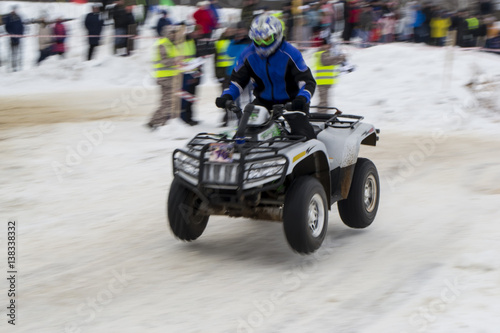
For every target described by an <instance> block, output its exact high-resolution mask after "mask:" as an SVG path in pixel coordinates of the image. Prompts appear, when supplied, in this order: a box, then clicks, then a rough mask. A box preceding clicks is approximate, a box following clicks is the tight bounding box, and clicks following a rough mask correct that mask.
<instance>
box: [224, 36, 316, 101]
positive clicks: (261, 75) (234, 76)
mask: <svg viewBox="0 0 500 333" xmlns="http://www.w3.org/2000/svg"><path fill="white" fill-rule="evenodd" d="M250 80H252V83H253V85H254V95H255V97H256V98H257V99H258V100H260V101H262V102H264V103H266V104H283V103H286V102H289V101H292V100H293V99H295V98H296V97H297V96H304V97H305V98H306V99H307V102H308V103H309V102H310V100H311V97H312V95H313V94H314V90H315V89H316V81H315V80H314V77H313V75H312V73H311V70H310V69H309V67H307V65H306V63H305V61H304V58H303V57H302V54H301V53H300V51H299V50H297V49H296V48H295V47H293V46H292V45H291V44H290V43H288V42H286V41H283V42H282V43H281V45H280V47H279V48H278V49H277V50H276V52H274V53H273V54H272V55H270V56H269V57H267V58H264V57H261V56H259V55H258V54H257V52H256V50H255V45H254V44H252V45H250V46H248V47H247V48H246V49H245V50H244V51H243V52H242V54H241V55H240V57H239V58H238V60H237V61H236V66H235V68H234V70H233V72H232V73H231V84H230V86H229V87H228V88H227V89H226V90H224V92H223V93H222V95H225V94H229V95H231V96H232V97H233V100H236V99H237V98H238V97H239V96H240V94H241V92H242V91H243V89H244V88H245V87H246V85H247V84H248V83H249V81H250Z"/></svg>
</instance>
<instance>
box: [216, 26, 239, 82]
mask: <svg viewBox="0 0 500 333" xmlns="http://www.w3.org/2000/svg"><path fill="white" fill-rule="evenodd" d="M234 30H235V29H234V28H232V27H229V28H227V29H226V31H224V32H223V33H222V35H221V36H220V38H219V40H217V41H216V42H215V57H214V62H215V76H216V77H217V81H219V82H220V83H221V86H222V90H224V89H226V88H227V86H228V85H229V74H227V69H228V68H229V67H231V66H233V65H234V61H235V58H234V57H231V56H229V55H228V54H227V48H228V47H229V44H230V43H231V38H232V37H233V35H234Z"/></svg>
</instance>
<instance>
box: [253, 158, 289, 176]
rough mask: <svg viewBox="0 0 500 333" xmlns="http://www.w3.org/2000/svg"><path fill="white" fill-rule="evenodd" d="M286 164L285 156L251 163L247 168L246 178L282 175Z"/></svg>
mask: <svg viewBox="0 0 500 333" xmlns="http://www.w3.org/2000/svg"><path fill="white" fill-rule="evenodd" d="M285 165H286V159H285V158H279V159H274V160H267V161H262V162H254V163H251V164H250V163H249V164H247V165H246V168H245V169H246V170H245V171H246V172H245V179H247V180H250V181H252V180H258V179H262V178H270V177H274V176H278V177H281V174H282V173H283V171H284V169H285Z"/></svg>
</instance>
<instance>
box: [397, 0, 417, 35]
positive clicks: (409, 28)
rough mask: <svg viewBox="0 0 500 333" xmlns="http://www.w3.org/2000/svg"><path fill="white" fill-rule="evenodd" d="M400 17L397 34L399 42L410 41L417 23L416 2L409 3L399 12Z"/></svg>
mask: <svg viewBox="0 0 500 333" xmlns="http://www.w3.org/2000/svg"><path fill="white" fill-rule="evenodd" d="M399 13H400V17H399V20H398V21H397V27H396V34H397V36H398V37H397V39H398V40H399V41H408V40H410V38H411V35H412V34H413V24H414V21H415V11H414V2H408V3H406V5H404V6H403V7H401V8H400V10H399Z"/></svg>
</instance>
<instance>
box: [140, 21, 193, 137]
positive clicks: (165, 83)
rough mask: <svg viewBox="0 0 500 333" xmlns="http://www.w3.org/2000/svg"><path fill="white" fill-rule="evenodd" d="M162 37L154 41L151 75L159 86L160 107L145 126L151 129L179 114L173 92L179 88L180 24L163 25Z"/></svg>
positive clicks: (181, 58) (181, 33)
mask: <svg viewBox="0 0 500 333" xmlns="http://www.w3.org/2000/svg"><path fill="white" fill-rule="evenodd" d="M163 36H164V37H163V38H160V39H159V40H158V41H156V43H155V45H154V51H153V73H152V75H153V77H155V78H156V82H157V83H158V85H159V86H160V88H161V103H160V107H159V108H158V109H157V110H156V112H155V113H154V114H153V116H152V117H151V120H150V121H149V123H147V126H148V127H149V128H151V129H152V130H155V129H157V128H158V127H159V126H163V125H165V123H166V122H167V121H168V120H169V119H172V118H176V117H178V116H179V114H178V113H179V111H178V110H179V107H176V104H178V103H176V101H178V100H179V99H178V98H176V97H175V93H176V91H177V90H179V88H180V81H179V78H180V77H181V76H180V74H181V71H180V70H179V66H180V65H181V63H182V60H183V53H184V52H183V51H182V50H180V46H181V45H182V40H183V36H184V34H183V31H182V30H181V27H180V26H176V25H168V26H165V27H164V30H163Z"/></svg>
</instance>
